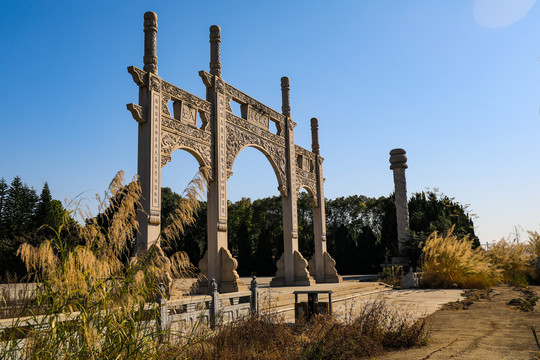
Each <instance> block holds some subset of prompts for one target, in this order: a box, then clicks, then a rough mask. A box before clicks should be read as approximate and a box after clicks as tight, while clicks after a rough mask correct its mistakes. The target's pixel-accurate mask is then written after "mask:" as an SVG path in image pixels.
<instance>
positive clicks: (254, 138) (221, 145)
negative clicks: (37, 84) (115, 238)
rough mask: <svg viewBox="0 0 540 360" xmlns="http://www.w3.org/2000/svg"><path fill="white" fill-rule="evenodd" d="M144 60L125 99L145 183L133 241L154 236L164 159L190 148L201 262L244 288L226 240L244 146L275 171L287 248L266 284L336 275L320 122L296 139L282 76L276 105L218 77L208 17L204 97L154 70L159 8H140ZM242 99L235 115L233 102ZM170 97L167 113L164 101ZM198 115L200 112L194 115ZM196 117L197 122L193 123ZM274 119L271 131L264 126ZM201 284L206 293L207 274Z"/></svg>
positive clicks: (223, 287) (213, 274)
mask: <svg viewBox="0 0 540 360" xmlns="http://www.w3.org/2000/svg"><path fill="white" fill-rule="evenodd" d="M144 33H145V36H144V57H143V60H144V67H143V70H141V69H138V68H136V67H134V66H130V67H128V72H129V73H130V74H131V76H132V77H133V80H134V81H135V83H136V84H137V85H138V86H139V104H128V105H127V108H128V110H130V111H131V113H132V115H133V117H134V118H135V120H137V122H138V123H139V144H138V174H139V179H140V182H141V187H142V197H141V205H142V207H141V209H139V212H138V220H139V234H138V236H137V249H140V250H141V251H144V250H146V249H148V248H150V247H151V246H152V245H153V244H159V236H160V229H161V228H160V213H161V191H160V190H161V168H162V167H163V166H165V165H166V164H167V163H168V162H169V161H170V160H171V154H172V152H173V151H175V150H177V149H183V150H186V151H188V152H189V153H191V154H192V155H193V156H194V157H195V158H196V159H197V161H198V162H199V165H200V168H201V169H203V170H205V173H207V174H208V175H207V176H208V196H207V201H208V215H207V216H208V226H207V231H208V250H207V251H206V253H205V255H204V257H203V259H202V260H201V261H200V262H199V268H200V269H201V272H202V273H203V274H204V275H206V277H207V279H215V282H216V286H217V287H218V291H219V292H235V291H240V290H245V289H246V287H245V285H244V284H243V283H242V282H241V281H240V280H239V278H238V274H237V272H236V269H237V267H238V263H237V261H236V259H234V258H233V257H232V255H231V253H230V251H229V250H228V249H227V180H228V179H229V177H230V176H231V175H232V167H233V163H234V160H235V158H236V156H237V155H238V153H239V152H240V151H241V150H242V149H243V148H245V147H247V146H251V147H254V148H256V149H258V150H260V151H261V152H262V153H263V154H264V155H265V156H266V158H267V159H268V161H269V162H270V164H271V166H272V168H273V170H274V172H275V174H276V177H277V181H278V185H279V186H278V190H279V192H280V194H281V199H282V207H283V241H284V252H283V254H282V255H281V258H280V259H279V261H278V262H277V265H278V270H277V274H276V276H275V277H274V279H273V280H272V285H273V286H281V285H291V286H292V285H311V284H314V283H315V281H316V282H341V281H342V280H341V277H340V276H339V275H338V274H337V272H336V269H335V261H334V260H333V259H332V257H331V256H330V254H328V252H327V251H326V220H325V207H324V192H323V187H324V178H323V172H322V163H323V158H322V157H321V156H320V153H319V141H318V122H317V119H315V118H314V119H311V131H312V151H308V150H306V149H304V148H302V147H300V146H298V145H295V143H294V127H295V126H296V123H295V122H294V121H293V120H292V119H291V106H290V101H289V87H290V85H289V78H287V77H283V78H281V92H282V113H279V112H277V111H275V110H273V109H271V108H270V107H268V106H266V105H264V104H263V103H261V102H259V101H258V100H256V99H254V98H252V97H250V96H249V95H247V94H245V93H243V92H242V91H240V90H238V89H236V88H235V87H233V86H232V85H230V84H228V83H227V82H225V81H224V80H223V79H222V77H221V59H220V45H221V29H220V28H219V26H216V25H213V26H211V27H210V72H209V73H208V72H206V71H200V72H199V75H200V77H201V78H202V81H203V83H204V85H205V86H206V100H204V99H201V98H199V97H197V96H195V95H193V94H191V93H189V92H187V91H185V90H183V89H181V88H179V87H177V86H175V85H173V84H171V83H169V82H167V81H165V80H163V79H162V78H161V77H159V76H158V68H157V59H158V58H157V38H156V35H157V15H156V14H155V13H153V12H147V13H145V14H144ZM231 101H234V102H236V103H238V104H240V108H241V116H240V117H239V116H236V115H235V114H233V112H232V110H231V106H230V103H231ZM171 102H172V110H173V111H172V114H171V112H170V111H169V106H168V105H169V103H171ZM198 118H200V121H198ZM199 122H200V124H199ZM271 124H273V125H274V126H275V128H276V129H277V131H275V132H273V131H270V129H271V127H270V125H271ZM302 188H305V189H306V190H307V192H308V194H309V196H310V198H311V202H312V204H313V227H314V239H315V254H314V256H313V258H312V259H311V261H310V262H309V266H310V268H309V271H308V261H306V260H305V259H304V257H303V256H302V254H301V253H300V252H299V249H298V221H297V199H298V193H299V191H300V190H301V189H302ZM198 285H199V291H200V292H203V293H207V291H208V283H207V281H206V280H203V281H201V282H200V283H199V284H198Z"/></svg>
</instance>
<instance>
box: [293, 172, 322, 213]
mask: <svg viewBox="0 0 540 360" xmlns="http://www.w3.org/2000/svg"><path fill="white" fill-rule="evenodd" d="M302 189H305V190H306V191H307V193H308V195H309V200H310V201H311V205H312V206H313V207H314V208H315V207H317V205H318V202H317V200H318V197H317V191H316V190H315V186H314V185H312V184H307V183H305V182H302V181H301V179H299V181H298V186H297V190H296V194H297V195H298V194H300V191H302Z"/></svg>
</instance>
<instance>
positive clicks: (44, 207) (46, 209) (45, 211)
mask: <svg viewBox="0 0 540 360" xmlns="http://www.w3.org/2000/svg"><path fill="white" fill-rule="evenodd" d="M51 205H52V196H51V191H50V190H49V184H47V183H45V184H44V185H43V190H41V195H40V196H39V202H38V204H37V207H36V213H35V215H34V225H35V226H37V227H39V226H42V225H49V226H54V225H55V224H54V222H55V221H54V219H52V218H51V217H52V216H51V215H52V214H51Z"/></svg>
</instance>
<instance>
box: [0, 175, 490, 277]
mask: <svg viewBox="0 0 540 360" xmlns="http://www.w3.org/2000/svg"><path fill="white" fill-rule="evenodd" d="M122 196H124V195H123V192H122V191H119V192H118V194H117V195H116V197H115V198H113V199H111V202H112V203H116V202H121V201H122ZM180 200H181V196H180V195H179V194H177V193H175V192H173V191H172V190H171V189H170V188H168V187H164V188H162V211H161V221H162V224H166V223H167V221H168V216H169V214H171V213H172V212H173V211H174V209H175V206H176V205H177V203H178V201H180ZM325 201H326V226H327V227H326V229H327V230H326V231H327V235H326V238H327V248H328V252H329V253H330V254H331V255H332V256H333V257H334V259H335V260H336V263H337V270H338V272H339V273H341V274H362V273H363V274H366V273H377V272H379V271H380V265H381V264H383V263H385V261H386V260H387V259H388V257H389V256H391V255H392V254H395V253H396V252H397V228H396V214H395V212H396V210H395V204H394V197H393V195H390V196H388V197H385V196H382V197H379V198H371V197H366V196H363V195H353V196H348V197H339V198H336V199H326V200H325ZM200 205H201V206H200V208H199V210H198V216H197V220H196V222H195V224H193V225H192V226H190V227H188V228H187V229H186V231H185V233H184V234H178V236H177V237H175V238H174V239H168V241H167V242H166V243H164V244H163V245H164V248H165V251H166V252H167V253H169V254H172V253H174V252H176V251H185V252H186V253H187V254H188V256H189V258H190V260H191V262H192V263H193V264H194V265H197V263H198V262H199V260H200V259H201V258H202V257H203V255H204V252H205V251H206V248H207V224H206V209H207V205H206V202H201V204H200ZM297 208H298V243H299V248H300V252H301V253H302V255H303V256H304V257H305V258H306V259H309V258H310V257H311V256H312V255H313V252H314V240H313V211H312V204H311V201H310V198H309V195H308V194H307V193H304V192H302V193H300V195H299V198H298V207H297ZM111 211H112V210H111V208H110V207H109V208H107V209H105V210H104V211H103V213H101V214H98V215H97V216H96V218H95V219H96V220H97V221H98V222H99V223H100V224H101V223H102V225H103V231H104V232H105V233H106V231H107V228H106V227H107V223H108V222H107V219H109V218H111V217H112V216H114V214H112V213H111ZM65 214H66V210H65V209H64V207H63V206H62V203H61V202H60V201H58V200H55V199H53V198H52V197H51V193H50V190H49V186H48V184H47V183H45V184H44V186H43V189H42V191H41V194H40V195H39V196H38V195H37V193H36V191H35V190H34V189H33V188H30V187H28V186H27V185H26V184H23V183H22V180H21V179H20V178H19V177H15V178H14V179H13V181H12V182H11V184H9V185H8V184H7V183H6V181H5V180H4V179H3V178H2V179H0V276H1V275H3V274H4V273H6V272H10V273H14V274H17V275H18V276H19V277H21V276H24V275H25V274H26V270H25V268H24V266H23V264H22V262H21V260H20V259H19V258H18V257H17V256H16V252H17V249H18V248H19V246H20V245H21V244H22V243H23V242H29V243H31V244H32V245H38V244H39V243H40V242H41V241H43V240H44V239H46V238H48V237H49V238H50V236H54V231H52V230H51V229H57V228H58V226H59V225H60V223H61V221H62V218H63V217H64V215H65ZM409 216H410V229H411V240H410V242H409V243H408V246H407V252H408V255H409V258H410V259H411V262H412V264H413V266H417V265H418V260H419V256H420V253H421V249H422V246H423V244H424V242H425V240H426V238H427V236H428V235H429V234H430V233H431V232H433V231H435V230H436V231H439V232H446V231H448V230H449V229H450V228H451V227H452V226H453V225H455V230H454V232H455V234H457V235H458V236H460V237H461V236H465V235H469V236H470V238H472V239H473V240H474V244H475V247H476V246H479V245H480V243H479V241H478V238H477V237H476V235H475V233H474V224H473V219H472V217H471V216H470V215H469V213H468V212H467V207H466V206H463V205H461V204H459V203H458V202H456V201H454V199H452V198H449V197H447V196H445V195H443V194H439V193H438V192H436V191H426V192H421V193H415V194H413V195H412V196H411V198H410V200H409ZM70 224H71V226H72V227H73V228H76V227H77V226H78V225H77V223H76V222H75V221H74V220H72V219H71V218H70ZM133 233H135V229H134V232H133ZM70 236H71V237H72V241H71V244H72V246H75V245H76V244H77V236H76V232H75V231H73V232H72V233H71V235H70ZM228 237H229V241H228V242H229V244H228V246H229V249H230V250H231V252H232V254H233V255H234V256H235V257H236V258H237V259H238V263H239V267H238V272H239V274H240V275H241V276H249V275H252V274H256V275H258V276H272V275H274V274H275V272H276V265H275V264H276V262H277V260H278V258H279V257H280V256H281V254H282V253H283V224H282V212H281V198H280V197H279V196H273V197H267V198H263V199H257V200H251V199H249V198H242V199H241V200H239V201H236V202H229V205H228ZM126 242H127V247H128V249H133V245H134V243H133V242H134V238H133V235H132V234H126ZM126 260H127V258H126Z"/></svg>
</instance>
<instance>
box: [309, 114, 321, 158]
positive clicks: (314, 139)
mask: <svg viewBox="0 0 540 360" xmlns="http://www.w3.org/2000/svg"><path fill="white" fill-rule="evenodd" d="M311 151H312V152H313V153H315V154H317V155H320V152H319V120H318V119H317V118H311Z"/></svg>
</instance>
